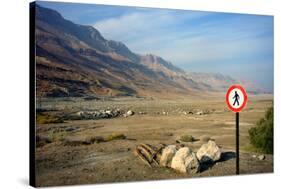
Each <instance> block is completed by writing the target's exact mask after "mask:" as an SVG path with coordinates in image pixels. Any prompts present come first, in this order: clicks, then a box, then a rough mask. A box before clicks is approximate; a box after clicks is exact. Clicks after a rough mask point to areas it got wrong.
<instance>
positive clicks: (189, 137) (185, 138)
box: [180, 135, 195, 142]
mask: <svg viewBox="0 0 281 189" xmlns="http://www.w3.org/2000/svg"><path fill="white" fill-rule="evenodd" d="M180 140H181V141H183V142H193V141H195V140H194V138H193V136H192V135H183V136H181V138H180Z"/></svg>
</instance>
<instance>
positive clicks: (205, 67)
mask: <svg viewBox="0 0 281 189" xmlns="http://www.w3.org/2000/svg"><path fill="white" fill-rule="evenodd" d="M39 4H41V5H42V6H44V7H48V8H52V9H54V10H57V11H58V12H59V13H61V14H62V16H63V17H65V18H66V19H68V20H71V21H73V22H74V23H78V24H85V25H92V26H93V27H95V28H97V29H98V30H99V31H100V32H101V34H102V35H103V36H104V37H105V38H106V39H112V40H115V41H121V42H123V43H125V44H126V45H127V46H128V47H129V48H130V49H131V50H132V51H133V52H136V53H139V54H148V53H152V54H156V55H158V56H161V57H163V58H164V59H166V60H169V61H171V62H172V63H173V64H174V65H177V66H178V67H180V68H182V69H184V70H186V71H188V72H191V71H192V72H213V73H223V74H227V75H230V76H232V77H234V78H236V79H240V80H244V81H251V82H253V83H254V84H256V85H257V86H260V87H262V88H264V89H265V90H267V91H269V92H272V90H273V17H272V16H263V15H249V14H231V13H217V12H202V11H187V10H172V9H151V8H138V7H122V6H103V5H93V4H77V3H54V2H39Z"/></svg>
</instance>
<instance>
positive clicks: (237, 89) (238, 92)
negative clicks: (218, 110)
mask: <svg viewBox="0 0 281 189" xmlns="http://www.w3.org/2000/svg"><path fill="white" fill-rule="evenodd" d="M247 99H248V97H247V93H246V91H245V89H244V88H243V87H242V86H240V85H232V86H230V87H229V89H228V90H227V93H226V104H227V106H228V108H229V109H230V110H231V111H233V112H235V116H236V133H235V135H236V174H237V175H239V171H240V170H239V112H240V111H241V110H242V109H243V108H244V107H245V106H246V103H247Z"/></svg>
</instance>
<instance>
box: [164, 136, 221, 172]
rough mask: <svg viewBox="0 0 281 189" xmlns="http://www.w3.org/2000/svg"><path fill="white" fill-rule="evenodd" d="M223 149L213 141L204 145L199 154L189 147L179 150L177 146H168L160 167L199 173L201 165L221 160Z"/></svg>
mask: <svg viewBox="0 0 281 189" xmlns="http://www.w3.org/2000/svg"><path fill="white" fill-rule="evenodd" d="M221 154H222V152H221V149H220V148H219V147H218V146H217V145H216V143H215V142H214V141H212V140H210V141H208V143H206V144H203V145H202V146H201V148H200V149H199V150H198V151H197V153H195V152H193V151H192V150H191V149H190V148H189V147H181V148H179V149H177V146H176V145H168V146H166V147H165V148H164V149H163V151H162V155H161V158H160V166H163V167H170V168H173V169H174V170H177V171H179V172H181V173H190V174H194V173H198V172H200V167H201V164H203V163H214V162H216V161H218V160H220V158H221Z"/></svg>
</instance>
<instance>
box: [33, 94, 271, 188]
mask: <svg viewBox="0 0 281 189" xmlns="http://www.w3.org/2000/svg"><path fill="white" fill-rule="evenodd" d="M39 100H40V101H39ZM39 100H38V99H37V108H38V109H39V108H40V115H44V116H46V115H47V116H50V117H56V118H60V117H61V118H64V119H63V121H62V123H59V122H58V123H52V121H50V122H45V123H44V122H42V120H41V121H37V125H36V136H37V144H36V185H38V186H53V185H70V184H71V185H72V184H93V183H111V182H125V181H144V180H160V179H177V178H190V177H205V176H224V175H235V115H234V113H233V112H231V111H230V110H228V108H227V106H226V103H225V97H224V94H210V95H208V96H207V95H202V96H192V97H188V96H187V97H183V98H175V99H163V98H162V99H159V98H135V97H119V98H103V99H99V100H96V99H83V98H43V99H39ZM272 105H273V96H272V95H251V94H249V99H248V103H247V106H246V108H245V109H244V110H243V111H242V112H241V113H240V173H241V174H252V173H271V172H273V156H272V155H269V154H265V159H264V160H259V159H258V158H254V155H259V154H257V152H255V151H254V150H253V149H252V148H251V147H250V144H249V139H248V129H249V128H251V127H253V126H255V124H256V122H257V121H258V120H259V119H261V118H262V117H263V116H264V113H265V111H266V109H267V108H269V107H270V106H272ZM117 109H118V111H120V112H122V114H120V115H119V116H116V117H112V118H104V119H66V118H67V115H71V114H77V112H79V111H94V110H109V111H112V110H117ZM129 110H131V111H133V112H134V115H130V116H126V117H124V116H123V114H124V113H126V112H127V111H129ZM37 116H39V111H38V112H37ZM44 116H43V118H44ZM185 134H189V135H192V136H193V137H194V138H195V141H193V142H186V143H183V145H186V146H189V147H190V148H192V149H193V150H194V151H195V152H196V150H197V149H198V148H199V147H200V146H201V145H202V144H203V143H205V142H206V141H204V140H203V138H206V137H209V138H211V139H212V140H214V141H215V142H216V144H217V145H219V146H220V148H221V149H222V151H223V152H224V153H223V156H222V159H221V160H220V161H219V162H216V163H215V164H212V165H209V166H206V167H203V168H202V170H201V171H200V173H197V174H192V175H191V174H183V173H178V172H176V171H174V170H172V169H170V168H163V167H157V166H153V167H152V168H150V167H148V166H147V165H145V164H144V163H143V162H142V161H141V160H140V159H139V158H138V157H136V156H135V155H134V153H133V152H134V149H135V147H136V145H138V144H140V143H146V144H150V145H155V146H157V145H159V144H161V143H162V144H167V145H169V144H176V143H177V142H178V140H179V139H180V138H181V136H182V135H185ZM116 135H117V136H123V137H120V138H118V137H117V138H116V139H115V138H114V137H113V138H111V139H112V140H106V141H103V140H99V141H98V142H93V143H90V144H89V143H87V140H89V138H91V137H96V139H104V138H110V136H116ZM79 141H80V142H79ZM85 141H86V142H85Z"/></svg>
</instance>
